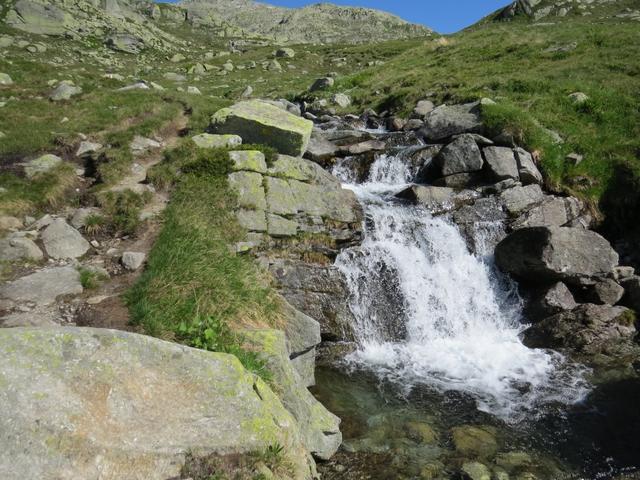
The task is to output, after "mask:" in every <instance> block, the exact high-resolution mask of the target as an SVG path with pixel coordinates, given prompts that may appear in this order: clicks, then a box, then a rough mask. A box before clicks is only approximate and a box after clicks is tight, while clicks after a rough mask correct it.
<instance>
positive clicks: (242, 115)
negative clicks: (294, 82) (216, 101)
mask: <svg viewBox="0 0 640 480" xmlns="http://www.w3.org/2000/svg"><path fill="white" fill-rule="evenodd" d="M210 128H211V130H212V131H213V132H214V133H220V134H234V135H239V136H240V137H242V140H243V141H244V142H245V143H257V144H263V145H268V146H271V147H273V148H275V149H276V150H278V152H280V153H282V154H284V155H293V156H302V154H303V153H304V152H305V151H306V150H307V145H308V144H309V139H310V138H311V130H312V128H313V123H312V122H310V121H309V120H305V119H303V118H300V117H298V116H296V115H292V114H290V113H288V112H286V111H283V110H282V109H280V108H278V107H274V106H273V105H270V104H269V103H266V102H262V101H259V100H248V101H246V102H240V103H237V104H235V105H233V106H232V107H229V108H224V109H222V110H219V111H218V112H216V113H215V114H214V115H213V116H212V117H211V126H210Z"/></svg>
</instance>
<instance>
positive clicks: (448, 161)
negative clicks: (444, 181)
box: [434, 135, 484, 177]
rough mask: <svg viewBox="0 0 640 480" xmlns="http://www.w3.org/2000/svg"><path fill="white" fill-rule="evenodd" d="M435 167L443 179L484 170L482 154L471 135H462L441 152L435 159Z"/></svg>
mask: <svg viewBox="0 0 640 480" xmlns="http://www.w3.org/2000/svg"><path fill="white" fill-rule="evenodd" d="M434 163H435V166H436V167H437V169H438V171H439V174H440V175H441V176H443V177H446V176H449V175H455V174H457V173H470V172H478V171H480V170H482V165H483V164H484V161H483V160H482V154H481V153H480V149H479V148H478V145H477V144H476V142H475V140H474V139H473V137H472V136H471V135H460V136H459V137H458V138H456V139H455V140H454V141H453V142H451V143H450V144H449V145H447V146H446V147H444V148H443V149H442V150H440V153H439V154H438V155H437V156H436V157H435V158H434Z"/></svg>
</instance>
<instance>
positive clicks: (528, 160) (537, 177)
mask: <svg viewBox="0 0 640 480" xmlns="http://www.w3.org/2000/svg"><path fill="white" fill-rule="evenodd" d="M515 153H516V160H517V161H518V173H519V174H520V180H521V181H522V183H523V184H524V185H531V184H535V183H537V184H541V183H542V174H541V173H540V170H538V167H536V164H535V162H534V161H533V157H532V156H531V154H530V153H529V152H527V151H526V150H523V149H522V148H516V150H515Z"/></svg>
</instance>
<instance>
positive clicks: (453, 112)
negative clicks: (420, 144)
mask: <svg viewBox="0 0 640 480" xmlns="http://www.w3.org/2000/svg"><path fill="white" fill-rule="evenodd" d="M482 131H483V127H482V119H481V116H480V103H479V102H474V103H467V104H464V105H441V106H439V107H438V108H436V109H434V110H432V111H431V112H429V113H428V114H427V116H426V117H425V127H424V135H425V137H426V138H427V139H428V140H429V141H433V142H438V141H440V140H445V139H447V138H450V137H452V136H453V135H459V134H461V133H482Z"/></svg>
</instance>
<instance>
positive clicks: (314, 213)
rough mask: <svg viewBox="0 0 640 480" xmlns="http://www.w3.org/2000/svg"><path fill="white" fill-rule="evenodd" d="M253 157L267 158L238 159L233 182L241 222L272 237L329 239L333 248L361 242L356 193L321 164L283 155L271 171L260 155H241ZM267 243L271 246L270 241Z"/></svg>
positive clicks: (230, 181) (266, 239)
mask: <svg viewBox="0 0 640 480" xmlns="http://www.w3.org/2000/svg"><path fill="white" fill-rule="evenodd" d="M247 155H253V156H254V157H257V158H258V157H261V159H259V160H256V161H255V162H252V161H248V160H247V161H242V162H237V161H236V163H235V167H234V168H235V169H236V170H237V171H236V172H234V173H232V174H231V175H230V176H229V183H230V185H231V187H232V188H233V189H234V190H235V192H236V193H237V195H238V205H239V207H240V210H239V212H238V218H239V220H240V224H241V225H242V226H243V227H245V228H246V229H247V230H248V231H249V232H255V233H260V234H265V233H266V234H267V235H268V236H269V237H272V239H281V238H288V237H295V236H296V235H298V234H308V235H316V236H318V235H326V236H329V237H330V238H331V239H332V240H331V242H330V243H331V244H333V243H335V242H337V243H340V244H349V243H350V242H353V241H356V240H357V239H358V238H359V232H360V230H361V227H360V222H361V220H362V210H361V208H360V205H359V204H358V201H357V199H356V198H355V195H354V194H353V192H351V191H348V190H344V189H342V187H341V185H340V183H339V182H338V180H337V179H336V178H335V177H333V176H332V175H330V174H329V173H327V172H326V171H325V170H323V169H322V168H321V167H320V166H319V165H317V164H315V163H313V162H310V161H308V160H304V159H301V158H295V157H289V156H285V155H280V156H279V157H278V159H277V160H276V161H275V162H274V163H273V165H272V166H271V167H270V168H267V166H266V163H265V162H264V156H262V154H261V153H260V152H251V153H248V152H246V151H245V152H242V154H241V156H242V157H246V156H247ZM231 157H232V158H235V157H237V156H236V153H234V152H231ZM264 241H265V242H266V243H265V246H269V245H268V242H269V239H268V238H267V237H265V238H264ZM327 247H329V248H331V245H327Z"/></svg>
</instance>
